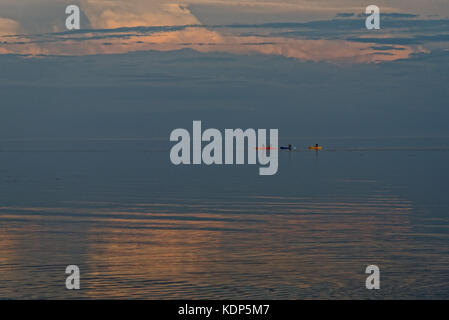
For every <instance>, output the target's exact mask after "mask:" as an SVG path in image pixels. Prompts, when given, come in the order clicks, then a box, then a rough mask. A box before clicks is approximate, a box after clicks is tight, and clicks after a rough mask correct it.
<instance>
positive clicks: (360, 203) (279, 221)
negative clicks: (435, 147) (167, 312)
mask: <svg viewBox="0 0 449 320" xmlns="http://www.w3.org/2000/svg"><path fill="white" fill-rule="evenodd" d="M151 143H153V144H157V143H156V142H151ZM106 144H107V143H106ZM123 144H126V145H127V146H126V147H123V146H122V148H120V147H117V146H118V145H121V144H120V143H116V144H114V146H115V147H111V145H108V146H107V147H105V148H104V149H105V150H109V151H107V152H82V151H78V152H66V151H65V152H56V151H57V150H56V149H54V151H55V152H40V151H39V148H41V150H47V151H48V150H49V147H48V145H45V146H39V145H38V146H36V145H34V149H33V150H34V151H33V152H25V151H26V147H25V148H24V146H23V145H21V146H20V147H19V148H18V149H20V148H21V151H17V150H18V149H16V151H14V152H12V151H11V152H8V151H5V152H0V159H1V161H2V164H3V165H2V169H0V191H1V196H0V200H1V202H0V252H1V255H0V270H1V272H0V298H62V299H63V298H146V299H160V298H163V299H165V298H220V299H222V298H268V299H280V298H286V299H294V298H448V297H449V292H448V289H447V287H448V284H449V276H448V275H449V241H448V240H449V239H448V225H449V224H448V223H449V218H448V215H447V212H448V211H447V209H448V207H449V206H448V203H447V201H444V200H443V198H444V197H443V196H441V194H440V193H439V192H438V191H437V189H440V188H442V187H444V186H445V185H444V184H445V183H447V175H448V173H447V170H446V171H441V168H445V166H446V163H447V160H448V155H449V154H448V153H447V151H444V150H439V151H420V152H419V153H417V154H415V155H414V156H413V157H410V154H409V152H410V151H404V152H399V153H397V152H396V153H394V152H393V151H384V152H374V151H373V152H371V155H370V157H369V158H367V157H365V158H364V157H363V153H362V152H355V153H352V152H351V153H348V152H338V151H336V152H327V153H326V152H323V153H320V157H319V158H316V157H315V155H314V153H308V152H298V153H295V154H289V155H288V154H287V153H280V171H279V174H278V175H277V176H274V177H271V178H269V179H264V178H261V177H260V176H258V175H257V173H256V171H255V170H253V168H252V167H249V166H248V167H247V166H244V167H242V168H225V167H216V168H188V167H184V168H182V167H174V166H171V165H170V164H169V159H168V158H167V154H166V153H165V152H148V151H146V152H142V150H147V149H148V142H139V143H137V144H138V146H136V145H134V147H133V149H132V150H134V151H131V150H128V152H123V149H127V148H129V143H125V142H123ZM13 147H14V143H12V144H11V145H6V143H3V149H4V150H5V149H6V148H8V149H9V150H13V149H14V148H13ZM89 147H90V146H86V149H89ZM24 149H25V150H24ZM154 149H157V146H156V145H154ZM337 149H338V148H337ZM361 159H364V160H361ZM401 163H403V164H404V165H403V166H402V167H401V166H400V165H399V164H401ZM405 163H406V164H405ZM386 164H388V165H389V166H387V165H386ZM429 164H432V165H433V168H432V167H431V166H430V165H429ZM422 167H425V168H426V170H425V172H424V173H425V174H421V173H420V171H419V168H422ZM375 168H377V169H375ZM337 169H339V170H337ZM413 169H414V171H413ZM434 170H435V171H438V172H440V178H438V177H437V176H436V175H434V173H435V171H434ZM410 172H415V173H414V177H413V178H414V179H416V182H412V181H410V180H409V179H410ZM426 177H428V178H430V179H431V180H425V178H426ZM429 181H430V182H431V183H429ZM415 186H417V188H416V189H415ZM423 186H425V187H423ZM446 190H447V189H446ZM69 264H77V265H79V266H80V269H81V277H82V279H81V287H82V290H81V291H79V292H72V291H67V290H65V273H64V271H65V266H67V265H69ZM369 264H377V265H379V267H380V269H381V290H380V291H377V292H373V291H368V290H366V289H365V278H366V275H365V274H364V270H365V267H366V266H367V265H369Z"/></svg>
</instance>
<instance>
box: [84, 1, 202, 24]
mask: <svg viewBox="0 0 449 320" xmlns="http://www.w3.org/2000/svg"><path fill="white" fill-rule="evenodd" d="M81 10H82V11H83V12H84V13H85V14H86V16H87V17H88V19H89V21H90V23H91V26H92V27H93V28H95V29H112V28H121V27H138V26H176V25H192V24H200V22H199V21H198V19H197V18H196V17H195V16H194V15H193V14H192V13H191V12H190V11H189V9H188V8H187V7H185V6H183V5H181V4H170V3H166V2H165V1H155V0H150V1H144V0H127V1H121V0H119V1H111V0H82V1H81Z"/></svg>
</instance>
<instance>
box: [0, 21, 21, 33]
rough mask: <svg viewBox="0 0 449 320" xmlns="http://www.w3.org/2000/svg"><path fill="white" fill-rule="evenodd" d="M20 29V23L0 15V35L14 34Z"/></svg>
mask: <svg viewBox="0 0 449 320" xmlns="http://www.w3.org/2000/svg"><path fill="white" fill-rule="evenodd" d="M19 31H20V24H19V23H18V22H17V21H15V20H12V19H6V18H1V17H0V36H6V35H15V34H18V33H19Z"/></svg>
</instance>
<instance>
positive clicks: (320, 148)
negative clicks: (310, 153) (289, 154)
mask: <svg viewBox="0 0 449 320" xmlns="http://www.w3.org/2000/svg"><path fill="white" fill-rule="evenodd" d="M309 150H323V147H309Z"/></svg>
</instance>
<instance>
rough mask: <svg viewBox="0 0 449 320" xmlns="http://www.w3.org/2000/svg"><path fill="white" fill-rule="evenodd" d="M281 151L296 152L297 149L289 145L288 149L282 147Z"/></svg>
mask: <svg viewBox="0 0 449 320" xmlns="http://www.w3.org/2000/svg"><path fill="white" fill-rule="evenodd" d="M279 149H281V150H288V151H292V150H296V147H293V146H292V145H291V144H289V145H288V146H287V147H280V148H279Z"/></svg>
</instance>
